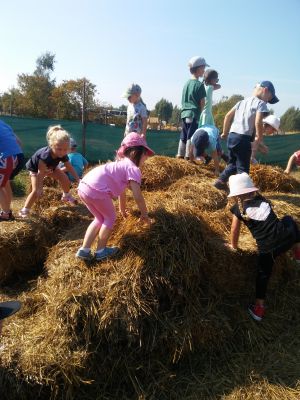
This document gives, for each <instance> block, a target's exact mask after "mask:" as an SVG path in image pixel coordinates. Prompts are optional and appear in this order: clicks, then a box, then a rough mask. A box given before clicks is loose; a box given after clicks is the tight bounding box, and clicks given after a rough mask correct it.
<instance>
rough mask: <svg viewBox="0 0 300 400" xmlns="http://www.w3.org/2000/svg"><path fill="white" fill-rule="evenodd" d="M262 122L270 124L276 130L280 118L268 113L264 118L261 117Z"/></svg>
mask: <svg viewBox="0 0 300 400" xmlns="http://www.w3.org/2000/svg"><path fill="white" fill-rule="evenodd" d="M263 122H264V123H265V124H268V125H271V126H272V128H274V129H276V131H278V129H279V127H280V118H278V117H275V115H268V116H267V117H266V118H264V119H263Z"/></svg>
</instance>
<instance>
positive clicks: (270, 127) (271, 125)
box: [251, 115, 280, 164]
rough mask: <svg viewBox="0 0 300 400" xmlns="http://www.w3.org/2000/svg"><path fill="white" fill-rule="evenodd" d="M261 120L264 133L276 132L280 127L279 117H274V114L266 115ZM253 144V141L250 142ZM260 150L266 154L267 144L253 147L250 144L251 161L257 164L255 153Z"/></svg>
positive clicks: (271, 133)
mask: <svg viewBox="0 0 300 400" xmlns="http://www.w3.org/2000/svg"><path fill="white" fill-rule="evenodd" d="M262 122H263V134H264V135H267V136H268V135H273V134H274V133H275V132H278V130H279V127H280V118H278V117H275V115H268V116H267V117H266V118H264V119H263V120H262ZM252 144H253V142H252ZM258 151H260V152H261V153H262V154H267V153H268V151H269V149H268V147H267V146H265V145H263V146H262V148H261V146H260V145H258V147H257V148H256V149H255V147H253V145H252V153H251V163H252V164H258V161H257V160H256V153H257V152H258Z"/></svg>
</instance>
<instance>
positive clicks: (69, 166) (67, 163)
mask: <svg viewBox="0 0 300 400" xmlns="http://www.w3.org/2000/svg"><path fill="white" fill-rule="evenodd" d="M64 165H65V171H67V172H70V174H71V175H72V176H73V177H74V178H75V180H76V181H77V182H79V181H80V178H79V176H78V175H77V172H76V171H75V169H74V167H73V165H72V164H71V163H70V161H64Z"/></svg>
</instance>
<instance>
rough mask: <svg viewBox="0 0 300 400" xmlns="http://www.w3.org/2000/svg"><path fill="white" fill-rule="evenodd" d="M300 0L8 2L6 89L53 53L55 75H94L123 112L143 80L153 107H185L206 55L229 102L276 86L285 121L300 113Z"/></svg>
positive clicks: (0, 84) (102, 95) (2, 79)
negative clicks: (195, 69)
mask: <svg viewBox="0 0 300 400" xmlns="http://www.w3.org/2000/svg"><path fill="white" fill-rule="evenodd" d="M299 16H300V0H286V1H282V2H274V1H271V0H264V1H261V0H260V1H259V0H251V1H242V0H240V1H238V0H227V1H224V0H215V1H214V0H211V1H207V0H206V1H202V0H190V1H189V2H185V1H179V0H173V1H170V0H153V1H150V2H149V1H146V0H140V1H138V0H131V1H121V0H113V1H112V0H98V1H96V0H85V1H78V0H72V1H70V0H60V1H58V0H52V1H51V2H50V1H44V2H42V1H36V0H27V1H23V0H14V1H10V2H5V3H4V2H3V3H2V4H1V24H0V33H1V39H2V40H1V53H2V57H1V63H0V92H3V91H5V90H7V89H8V88H10V87H12V86H16V83H17V74H18V73H23V72H24V73H32V72H33V70H34V69H35V61H36V59H37V57H38V56H39V55H41V54H42V53H44V52H45V51H51V52H53V53H55V54H56V61H57V62H56V65H55V72H54V74H53V77H55V78H56V81H57V82H58V83H60V82H62V80H64V79H77V78H81V77H84V76H85V77H86V78H88V79H89V80H90V81H91V82H93V83H94V84H96V85H97V90H98V98H99V99H100V100H101V101H103V102H108V103H110V104H113V105H114V106H119V105H121V104H122V103H124V100H123V99H122V98H121V93H122V92H123V91H124V89H125V88H126V87H127V86H128V84H130V83H131V82H136V83H139V84H140V85H141V87H142V89H143V93H142V95H143V99H144V101H145V103H146V104H147V106H148V108H150V109H151V108H153V107H154V105H155V103H156V102H157V101H158V100H160V99H161V98H162V97H164V98H166V99H167V100H169V101H172V103H173V104H174V105H175V104H177V105H179V104H180V98H181V90H182V87H183V84H184V83H185V81H186V80H187V79H188V77H189V71H188V68H187V62H188V60H189V59H190V58H191V57H192V56H195V55H200V56H203V57H205V59H206V61H207V62H208V64H210V66H211V67H213V68H215V69H216V70H217V71H218V72H219V76H220V83H221V85H222V88H221V89H220V90H219V91H217V92H215V97H214V98H215V100H218V99H219V98H221V97H222V96H231V95H232V94H242V95H244V96H248V95H250V94H251V93H252V90H253V87H254V85H255V84H256V83H257V82H258V81H261V80H266V79H268V80H271V81H272V82H273V83H274V86H275V89H276V94H277V95H278V97H279V98H280V102H279V103H278V104H276V105H274V106H272V108H273V110H274V112H275V113H276V114H278V115H279V116H280V115H281V114H283V113H284V112H285V111H286V109H287V108H288V107H290V106H296V107H300V51H299V43H300V23H299Z"/></svg>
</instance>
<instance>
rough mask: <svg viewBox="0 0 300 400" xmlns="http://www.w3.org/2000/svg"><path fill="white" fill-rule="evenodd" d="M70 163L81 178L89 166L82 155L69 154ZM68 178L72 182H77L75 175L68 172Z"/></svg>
mask: <svg viewBox="0 0 300 400" xmlns="http://www.w3.org/2000/svg"><path fill="white" fill-rule="evenodd" d="M68 157H69V160H70V163H71V164H72V166H73V168H74V169H75V171H76V172H77V175H78V176H79V178H81V177H82V174H83V170H84V167H85V166H86V165H87V164H88V162H87V160H86V159H85V158H84V157H83V155H81V154H80V153H69V154H68ZM67 175H68V178H69V179H70V181H72V182H73V181H75V179H74V177H73V175H71V174H70V173H69V172H67Z"/></svg>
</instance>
